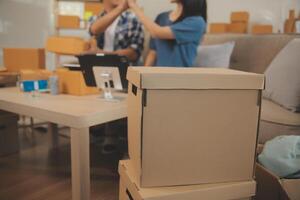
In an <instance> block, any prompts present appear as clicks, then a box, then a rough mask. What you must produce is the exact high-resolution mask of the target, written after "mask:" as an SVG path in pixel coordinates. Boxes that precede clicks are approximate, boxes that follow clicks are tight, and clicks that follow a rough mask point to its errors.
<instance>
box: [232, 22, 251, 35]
mask: <svg viewBox="0 0 300 200" xmlns="http://www.w3.org/2000/svg"><path fill="white" fill-rule="evenodd" d="M228 32H230V33H242V34H244V33H247V32H248V23H244V22H235V23H231V24H229V25H228Z"/></svg>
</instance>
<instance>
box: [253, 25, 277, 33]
mask: <svg viewBox="0 0 300 200" xmlns="http://www.w3.org/2000/svg"><path fill="white" fill-rule="evenodd" d="M272 33H273V26H272V25H253V26H252V34H272Z"/></svg>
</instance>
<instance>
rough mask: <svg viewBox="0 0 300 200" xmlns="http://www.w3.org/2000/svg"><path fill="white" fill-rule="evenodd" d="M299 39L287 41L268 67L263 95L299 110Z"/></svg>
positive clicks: (293, 109) (291, 108) (289, 107)
mask: <svg viewBox="0 0 300 200" xmlns="http://www.w3.org/2000/svg"><path fill="white" fill-rule="evenodd" d="M299 50H300V39H294V40H292V41H291V42H289V43H288V44H287V45H286V47H285V48H283V49H282V50H281V52H280V53H279V54H278V55H277V56H276V58H275V59H274V60H273V61H272V63H271V65H270V66H269V67H268V69H267V71H266V73H265V75H266V90H265V92H264V97H265V98H267V99H270V100H272V101H274V102H276V103H278V104H280V105H282V106H284V107H285V108H287V109H290V110H292V111H300V65H299V64H300V56H299V55H300V54H299Z"/></svg>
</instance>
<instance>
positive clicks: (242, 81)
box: [127, 67, 264, 90]
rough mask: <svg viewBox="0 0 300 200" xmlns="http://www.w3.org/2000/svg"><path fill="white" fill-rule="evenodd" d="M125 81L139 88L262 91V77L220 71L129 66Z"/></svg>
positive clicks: (259, 75) (231, 71)
mask: <svg viewBox="0 0 300 200" xmlns="http://www.w3.org/2000/svg"><path fill="white" fill-rule="evenodd" d="M127 79H128V81H130V82H131V83H132V84H134V85H135V86H136V87H139V88H142V89H254V90H255V89H263V88H264V75H263V74H255V73H248V72H242V71H236V70H231V69H220V68H218V69H217V68H173V67H130V68H129V69H128V73H127Z"/></svg>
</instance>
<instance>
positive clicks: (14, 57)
mask: <svg viewBox="0 0 300 200" xmlns="http://www.w3.org/2000/svg"><path fill="white" fill-rule="evenodd" d="M3 59H4V67H5V68H6V69H7V70H8V71H10V72H19V71H20V70H21V69H29V70H37V69H44V68H45V50H44V49H29V48H4V49H3Z"/></svg>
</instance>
